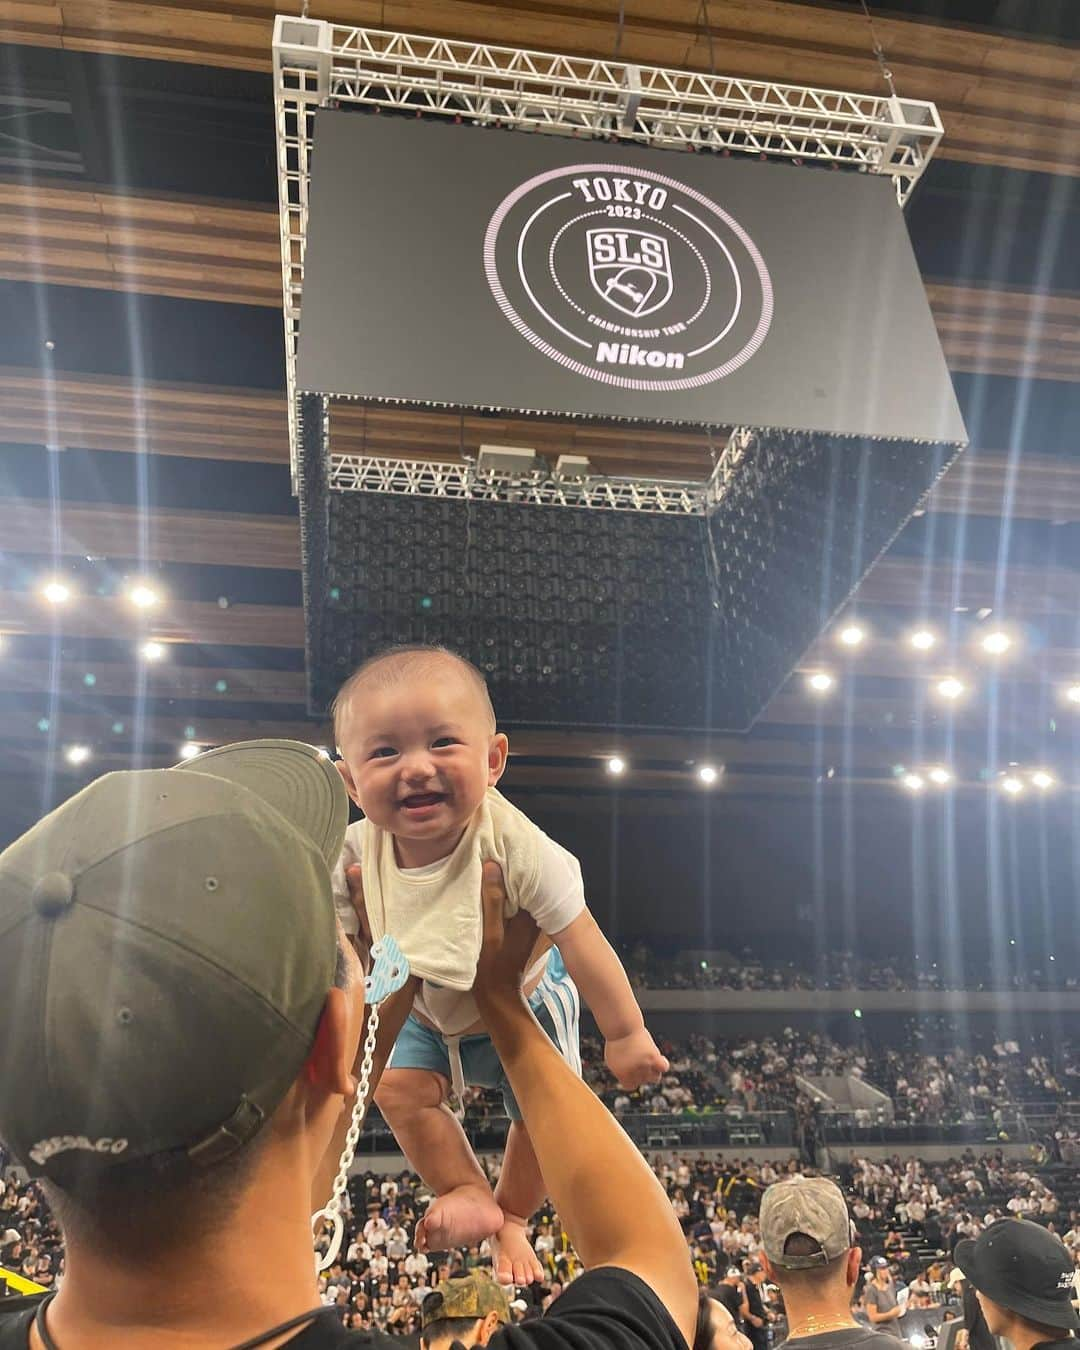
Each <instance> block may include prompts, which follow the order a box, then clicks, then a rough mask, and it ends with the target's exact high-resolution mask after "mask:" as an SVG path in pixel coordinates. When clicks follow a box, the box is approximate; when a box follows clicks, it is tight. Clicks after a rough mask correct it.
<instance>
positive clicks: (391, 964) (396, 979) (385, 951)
mask: <svg viewBox="0 0 1080 1350" xmlns="http://www.w3.org/2000/svg"><path fill="white" fill-rule="evenodd" d="M408 978H409V962H408V960H407V959H406V957H405V955H404V953H403V952H402V950H401V948H400V947H399V946H398V945H397V943H396V942H395V941H394V939H393V938H392V937H391V936H390V934H389V933H387V934H385V936H383V937H381V938H380V939H379V940H378V942H376V943H374V944H373V946H372V948H371V973H370V974H369V975H367V976H365V978H364V1000H365V1002H366V1003H367V1004H368V1006H369V1007H370V1006H372V1005H373V1004H376V1003H382V1001H383V1000H384V999H386V998H389V997H390V995H391V994H396V993H397V991H398V990H399V989H401V988H402V986H403V985H404V984H405V981H406V980H407V979H408Z"/></svg>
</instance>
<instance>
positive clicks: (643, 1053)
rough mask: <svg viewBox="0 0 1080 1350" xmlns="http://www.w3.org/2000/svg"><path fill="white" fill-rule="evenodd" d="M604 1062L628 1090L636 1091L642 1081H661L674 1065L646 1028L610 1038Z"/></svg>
mask: <svg viewBox="0 0 1080 1350" xmlns="http://www.w3.org/2000/svg"><path fill="white" fill-rule="evenodd" d="M604 1063H605V1064H606V1065H607V1066H608V1068H609V1069H610V1070H611V1072H612V1073H613V1074H614V1075H615V1077H616V1078H617V1079H618V1080H619V1086H620V1087H623V1088H625V1089H626V1090H627V1092H633V1091H634V1089H635V1088H639V1087H641V1085H642V1083H656V1082H659V1080H660V1079H661V1078H662V1077H663V1076H664V1074H666V1073H667V1071H668V1069H670V1068H671V1065H670V1064H669V1063H668V1061H667V1060H666V1059H665V1058H664V1056H663V1055H662V1054H661V1053H660V1050H659V1047H658V1046H657V1044H656V1042H655V1041H654V1040H653V1038H652V1037H651V1036H650V1035H649V1033H648V1031H647V1030H646V1029H645V1027H640V1028H639V1029H638V1030H637V1031H632V1032H631V1033H630V1034H629V1036H619V1037H618V1038H617V1039H615V1040H613V1041H608V1043H607V1044H606V1045H605V1046H604Z"/></svg>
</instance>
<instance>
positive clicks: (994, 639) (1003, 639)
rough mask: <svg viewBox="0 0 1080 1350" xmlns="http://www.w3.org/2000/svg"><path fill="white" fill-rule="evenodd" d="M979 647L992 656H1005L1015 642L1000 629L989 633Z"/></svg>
mask: <svg viewBox="0 0 1080 1350" xmlns="http://www.w3.org/2000/svg"><path fill="white" fill-rule="evenodd" d="M979 645H980V646H981V647H982V649H983V651H984V652H987V653H988V654H989V655H990V656H1003V655H1004V654H1005V652H1007V651H1008V650H1009V648H1010V647H1011V646H1012V645H1013V642H1012V638H1011V637H1010V636H1009V635H1008V633H1003V632H1002V631H1001V630H1000V629H997V630H996V631H995V632H993V633H987V635H986V636H985V637H984V638H983V640H982V642H981V643H980V644H979Z"/></svg>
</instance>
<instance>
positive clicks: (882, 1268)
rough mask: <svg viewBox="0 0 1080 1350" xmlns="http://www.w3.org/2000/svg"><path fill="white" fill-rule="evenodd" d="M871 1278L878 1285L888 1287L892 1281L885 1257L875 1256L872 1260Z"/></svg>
mask: <svg viewBox="0 0 1080 1350" xmlns="http://www.w3.org/2000/svg"><path fill="white" fill-rule="evenodd" d="M870 1277H871V1279H872V1280H873V1281H874V1283H875V1284H877V1285H882V1286H884V1285H886V1284H888V1283H889V1282H890V1280H891V1279H892V1276H891V1275H890V1274H889V1263H888V1261H887V1260H886V1259H885V1257H884V1256H874V1257H871V1259H870Z"/></svg>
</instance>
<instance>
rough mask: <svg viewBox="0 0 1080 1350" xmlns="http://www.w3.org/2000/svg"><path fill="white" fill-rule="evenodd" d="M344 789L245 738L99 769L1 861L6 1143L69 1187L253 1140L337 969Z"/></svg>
mask: <svg viewBox="0 0 1080 1350" xmlns="http://www.w3.org/2000/svg"><path fill="white" fill-rule="evenodd" d="M347 821H348V801H347V798H346V795H345V789H344V785H343V783H342V782H341V779H340V777H339V775H338V773H337V771H336V769H335V768H334V766H333V764H332V763H331V762H330V761H329V760H328V759H326V758H325V757H324V756H322V755H320V754H319V753H318V752H317V751H316V750H315V748H314V747H313V746H310V745H304V744H302V743H300V742H294V741H253V742H247V743H245V744H243V745H237V746H227V747H224V748H223V749H221V750H215V751H211V752H210V753H208V754H206V755H203V756H200V757H199V758H197V759H194V760H190V761H188V762H186V763H184V764H183V765H180V766H178V767H177V768H175V769H148V770H141V771H135V772H128V773H111V774H106V775H105V776H104V777H102V778H98V779H97V780H96V781H95V782H93V783H91V784H90V785H89V786H88V787H86V788H84V789H83V790H82V791H81V792H79V793H77V794H76V795H75V796H74V797H72V798H70V799H69V800H68V801H66V802H64V803H63V805H61V806H59V807H57V808H56V810H54V811H52V812H50V813H49V815H47V816H45V817H44V819H42V820H40V821H39V822H38V823H37V824H36V825H35V826H34V827H33V828H32V829H30V830H29V831H28V832H27V833H26V834H24V835H23V836H22V837H21V838H19V839H17V840H16V841H15V842H14V843H13V844H12V845H11V846H10V847H9V848H7V849H6V850H5V851H4V852H3V853H0V987H2V988H4V989H5V990H6V991H7V995H8V997H7V999H6V1001H5V1012H4V1017H3V1018H2V1019H0V1138H2V1139H3V1141H4V1142H5V1144H6V1145H7V1146H8V1147H9V1148H10V1150H11V1151H12V1152H13V1153H14V1154H15V1156H16V1158H18V1160H19V1161H20V1162H21V1163H22V1164H23V1166H24V1167H26V1169H27V1170H28V1171H29V1172H30V1173H31V1174H32V1175H34V1176H43V1177H48V1178H51V1179H53V1180H55V1181H56V1182H57V1183H58V1184H60V1185H61V1186H63V1185H65V1184H71V1182H72V1181H73V1179H75V1178H76V1177H78V1176H81V1175H84V1174H85V1172H86V1171H87V1170H88V1169H89V1170H91V1171H93V1170H97V1169H99V1168H101V1167H105V1166H109V1165H114V1164H118V1163H121V1162H127V1161H132V1160H136V1159H139V1158H144V1157H147V1156H149V1155H151V1154H161V1153H184V1154H186V1155H187V1156H188V1157H189V1158H190V1159H191V1161H192V1162H193V1163H194V1164H196V1165H200V1164H202V1165H205V1164H209V1163H211V1162H213V1161H215V1160H217V1159H219V1158H221V1157H223V1156H225V1155H226V1154H228V1153H230V1152H231V1151H233V1150H234V1149H235V1148H237V1147H239V1146H240V1145H242V1144H243V1143H246V1142H247V1140H249V1139H250V1138H251V1137H252V1136H253V1135H254V1134H255V1133H256V1132H257V1130H258V1129H259V1128H260V1126H261V1125H262V1124H263V1123H264V1121H265V1120H266V1118H267V1117H268V1116H269V1115H270V1114H271V1113H272V1112H273V1111H274V1110H275V1108H276V1107H277V1106H278V1104H279V1103H280V1102H281V1100H282V1098H283V1097H284V1095H285V1093H286V1092H287V1091H288V1089H289V1087H290V1085H291V1084H292V1082H293V1081H294V1079H295V1077H296V1075H297V1073H298V1072H299V1070H300V1067H301V1065H302V1064H303V1062H304V1060H305V1058H306V1057H307V1055H308V1053H309V1051H310V1048H311V1045H312V1043H313V1041H314V1037H315V1033H316V1030H317V1028H318V1022H319V1017H320V1015H321V1013H322V1009H323V1006H324V1004H325V1002H326V996H327V992H328V990H329V989H330V988H331V986H332V985H333V982H334V968H335V963H336V942H337V939H336V931H335V918H334V906H333V898H332V893H331V886H330V868H331V866H332V865H333V863H334V862H335V861H336V860H337V857H338V854H339V853H340V851H341V846H342V841H343V839H344V833H345V826H346V823H347Z"/></svg>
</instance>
